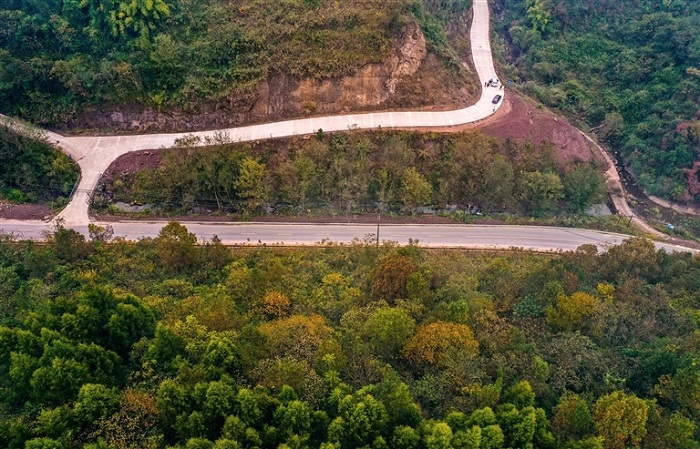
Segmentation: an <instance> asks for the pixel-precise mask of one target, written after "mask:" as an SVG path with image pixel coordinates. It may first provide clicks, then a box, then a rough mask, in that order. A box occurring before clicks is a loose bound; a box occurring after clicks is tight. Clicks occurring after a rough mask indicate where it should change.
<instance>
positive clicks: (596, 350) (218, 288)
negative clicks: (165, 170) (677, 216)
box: [0, 223, 700, 449]
mask: <svg viewBox="0 0 700 449" xmlns="http://www.w3.org/2000/svg"><path fill="white" fill-rule="evenodd" d="M109 231H110V230H109V229H103V228H99V227H96V226H91V229H90V235H91V237H92V240H91V241H86V240H85V238H84V237H82V235H80V234H78V233H77V232H75V231H72V230H69V229H64V228H61V227H58V228H57V229H56V230H55V232H54V233H53V234H51V235H50V238H49V241H48V243H47V244H46V245H36V244H33V243H31V242H15V241H13V240H12V239H11V238H10V237H8V236H0V301H2V302H1V303H0V446H2V447H4V448H8V449H27V448H29V449H34V448H42V449H46V448H58V449H70V448H86V449H127V448H129V449H136V448H139V449H151V448H153V449H156V448H163V449H164V448H172V449H175V448H177V449H195V448H204V449H228V448H258V447H259V448H292V447H294V448H324V449H336V448H348V449H350V448H359V447H366V448H376V449H379V448H392V449H393V448H395V449H406V448H409V449H411V448H413V449H433V448H444V449H450V448H454V449H463V448H465V449H466V448H472V449H476V448H483V449H486V448H492V449H501V448H503V449H504V448H513V449H516V448H518V449H519V448H522V449H526V448H533V447H536V448H544V449H547V448H552V449H554V448H562V449H574V448H591V449H593V448H598V449H617V448H620V449H622V448H649V449H667V448H668V449H692V448H695V449H697V448H698V437H699V436H700V434H699V433H698V425H699V424H700V404H699V403H698V401H697V398H698V395H699V394H700V377H699V376H698V370H697V364H698V360H699V357H700V327H699V325H700V321H699V320H698V317H699V316H700V315H698V314H699V313H700V301H699V298H700V284H698V279H700V258H698V257H697V256H694V257H693V256H691V255H690V254H683V253H673V254H667V253H665V252H659V251H657V250H656V249H655V248H654V246H653V244H652V243H651V242H649V241H646V240H642V239H634V240H629V241H627V242H626V243H624V244H623V245H621V246H618V247H613V248H610V249H609V250H608V251H607V252H605V253H599V252H598V251H597V249H596V248H595V246H591V245H585V246H582V247H581V248H579V249H578V250H576V251H573V252H566V253H560V254H550V255H537V254H531V253H527V252H519V251H515V252H507V253H500V254H488V253H477V252H463V251H445V250H440V251H428V250H424V249H421V248H418V247H416V246H407V247H396V246H393V245H391V244H385V245H383V246H375V245H374V244H365V243H362V242H357V243H355V244H353V245H344V246H336V245H325V246H319V247H315V248H305V249H282V248H279V249H278V248H265V247H262V248H235V249H229V248H225V247H223V246H222V245H221V244H220V242H219V241H218V239H216V238H213V239H212V240H211V241H208V242H197V238H196V237H195V236H194V235H193V234H191V233H189V231H188V230H187V229H186V228H185V227H183V226H181V225H180V224H178V223H170V224H168V225H167V226H165V227H164V228H163V229H162V230H161V232H160V234H159V235H158V237H156V238H154V239H145V240H141V241H139V242H125V241H122V240H115V241H113V242H111V243H109V242H110V232H109ZM197 243H199V244H200V245H197Z"/></svg>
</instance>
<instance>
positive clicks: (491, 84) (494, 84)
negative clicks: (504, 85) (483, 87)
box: [489, 78, 499, 87]
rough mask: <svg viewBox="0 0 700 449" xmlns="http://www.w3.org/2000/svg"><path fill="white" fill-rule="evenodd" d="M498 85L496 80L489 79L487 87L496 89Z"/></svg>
mask: <svg viewBox="0 0 700 449" xmlns="http://www.w3.org/2000/svg"><path fill="white" fill-rule="evenodd" d="M498 83H499V81H498V78H491V79H490V80H489V86H491V87H498Z"/></svg>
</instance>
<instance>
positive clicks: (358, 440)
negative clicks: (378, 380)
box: [328, 388, 388, 449]
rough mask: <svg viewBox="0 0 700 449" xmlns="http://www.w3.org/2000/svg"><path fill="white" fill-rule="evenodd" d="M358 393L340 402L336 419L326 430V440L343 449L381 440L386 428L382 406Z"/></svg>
mask: <svg viewBox="0 0 700 449" xmlns="http://www.w3.org/2000/svg"><path fill="white" fill-rule="evenodd" d="M369 391H371V388H370V389H361V390H359V391H357V392H355V393H354V394H348V395H345V396H343V397H342V398H340V400H339V402H338V416H337V417H336V418H335V419H334V420H333V421H332V422H331V423H330V425H329V426H328V438H329V440H330V441H331V442H336V443H340V445H341V447H342V448H348V449H349V448H357V447H362V446H364V445H369V444H372V443H373V442H374V440H375V439H376V438H377V437H379V436H381V435H382V434H383V433H384V431H385V426H386V425H387V418H388V417H387V412H386V409H385V408H384V405H383V404H382V403H381V402H380V401H378V400H377V399H375V398H374V396H372V394H370V393H369Z"/></svg>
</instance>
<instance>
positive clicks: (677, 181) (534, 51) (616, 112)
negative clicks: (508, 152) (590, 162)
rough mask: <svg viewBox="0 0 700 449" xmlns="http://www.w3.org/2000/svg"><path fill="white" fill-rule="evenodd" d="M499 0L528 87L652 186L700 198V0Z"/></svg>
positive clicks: (517, 69) (510, 69) (512, 71)
mask: <svg viewBox="0 0 700 449" xmlns="http://www.w3.org/2000/svg"><path fill="white" fill-rule="evenodd" d="M500 5H502V6H503V8H504V10H505V12H504V13H503V12H502V14H503V15H504V19H505V20H503V21H496V22H495V23H496V26H497V27H498V28H499V29H500V31H501V32H502V33H504V35H505V36H506V38H507V40H508V42H509V44H510V45H509V51H508V52H507V53H506V59H507V60H510V61H513V62H514V64H515V66H510V65H507V66H506V67H505V68H504V69H505V72H506V73H507V74H508V75H509V76H512V77H517V78H519V79H520V80H521V81H523V82H524V85H522V89H523V90H524V91H525V92H526V93H529V94H532V95H534V96H535V97H536V98H537V99H539V100H540V101H542V102H543V103H544V104H546V105H547V106H550V107H554V108H556V109H558V110H560V111H562V112H564V113H565V114H567V115H568V116H569V117H571V118H573V119H574V121H577V122H579V123H585V124H586V125H587V126H588V127H592V128H595V129H596V133H597V134H598V136H599V137H600V138H601V139H602V140H603V141H605V142H606V143H608V144H609V146H610V147H611V148H612V149H613V150H615V151H620V152H621V153H622V155H623V157H624V159H625V161H626V162H627V163H628V164H629V166H630V167H631V168H632V170H633V172H634V174H635V175H636V178H637V180H638V181H639V183H640V184H641V185H642V186H643V187H645V188H646V189H648V190H649V191H650V192H651V193H653V194H657V195H661V196H664V197H667V198H672V199H674V200H677V201H683V202H691V201H696V202H697V201H700V179H699V178H698V171H699V170H700V33H698V30H699V29H700V3H698V2H697V1H694V0H664V1H660V0H635V1H619V0H590V1H580V0H556V1H554V0H552V1H548V0H502V1H501V2H500ZM584 127H586V126H585V125H584Z"/></svg>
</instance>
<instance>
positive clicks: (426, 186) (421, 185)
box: [401, 167, 433, 209]
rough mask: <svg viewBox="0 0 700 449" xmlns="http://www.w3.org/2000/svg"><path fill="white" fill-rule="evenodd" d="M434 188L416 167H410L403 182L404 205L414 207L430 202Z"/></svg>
mask: <svg viewBox="0 0 700 449" xmlns="http://www.w3.org/2000/svg"><path fill="white" fill-rule="evenodd" d="M432 192H433V188H432V186H431V185H430V183H429V182H428V181H427V180H426V179H425V177H424V176H423V175H421V174H420V173H419V172H418V171H417V170H416V169H415V167H410V168H409V169H408V170H406V171H405V172H404V174H403V178H402V182H401V202H402V203H403V205H404V207H406V208H408V209H414V208H415V207H417V206H422V205H424V204H428V203H429V202H430V197H431V195H432Z"/></svg>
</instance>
